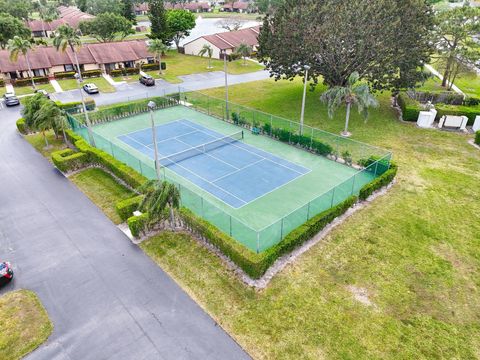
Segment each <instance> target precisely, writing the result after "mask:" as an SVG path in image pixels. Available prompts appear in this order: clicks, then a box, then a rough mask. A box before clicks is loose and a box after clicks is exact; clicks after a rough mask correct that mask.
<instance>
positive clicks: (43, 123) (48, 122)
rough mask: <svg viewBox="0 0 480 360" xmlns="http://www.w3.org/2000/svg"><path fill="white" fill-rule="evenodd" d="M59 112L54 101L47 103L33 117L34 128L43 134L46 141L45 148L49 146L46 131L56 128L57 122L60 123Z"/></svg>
mask: <svg viewBox="0 0 480 360" xmlns="http://www.w3.org/2000/svg"><path fill="white" fill-rule="evenodd" d="M59 110H60V109H59V108H58V106H57V105H55V103H54V102H53V101H47V102H45V103H44V104H43V105H42V106H41V107H40V109H38V111H37V112H36V113H35V115H34V116H33V128H34V129H35V130H38V131H40V132H41V133H42V135H43V138H44V139H45V147H48V146H49V144H48V139H47V135H46V131H48V130H50V129H52V128H54V126H55V123H56V121H58V119H57V117H58V116H60V115H59V114H60V113H59V112H58V111H59Z"/></svg>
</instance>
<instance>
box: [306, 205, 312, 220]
mask: <svg viewBox="0 0 480 360" xmlns="http://www.w3.org/2000/svg"><path fill="white" fill-rule="evenodd" d="M311 203H312V202H311V201H309V202H308V208H307V221H308V220H310V204H311Z"/></svg>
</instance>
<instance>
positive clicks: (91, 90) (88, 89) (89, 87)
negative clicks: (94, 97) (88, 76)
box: [83, 84, 98, 94]
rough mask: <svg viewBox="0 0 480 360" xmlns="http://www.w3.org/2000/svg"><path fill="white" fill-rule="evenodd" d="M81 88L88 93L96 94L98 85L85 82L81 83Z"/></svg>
mask: <svg viewBox="0 0 480 360" xmlns="http://www.w3.org/2000/svg"><path fill="white" fill-rule="evenodd" d="M83 90H85V92H87V93H88V94H98V87H97V85H95V84H85V85H83Z"/></svg>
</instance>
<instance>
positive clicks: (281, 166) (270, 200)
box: [75, 94, 382, 252]
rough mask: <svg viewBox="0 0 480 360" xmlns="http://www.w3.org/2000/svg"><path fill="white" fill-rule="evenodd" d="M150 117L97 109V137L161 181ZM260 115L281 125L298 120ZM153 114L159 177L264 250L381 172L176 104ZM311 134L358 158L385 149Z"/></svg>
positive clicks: (192, 205) (190, 204)
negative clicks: (114, 114)
mask: <svg viewBox="0 0 480 360" xmlns="http://www.w3.org/2000/svg"><path fill="white" fill-rule="evenodd" d="M192 96H193V95H192V94H190V95H189V99H190V101H193V100H192ZM244 113H247V112H246V111H245V112H244ZM250 113H251V112H250ZM150 115H151V114H150V113H148V112H147V111H146V110H145V109H143V108H141V109H140V111H138V112H134V113H130V112H129V113H125V114H121V116H118V117H114V118H107V119H104V118H101V113H98V114H95V116H98V117H99V119H101V121H100V122H99V123H97V124H96V125H95V126H94V127H93V135H94V139H95V143H96V146H97V147H98V148H100V149H102V150H104V151H106V152H108V153H109V154H111V155H112V156H114V157H115V158H117V159H118V160H120V161H122V162H123V163H125V164H127V165H129V166H130V167H132V168H134V169H135V170H136V171H138V172H139V173H141V174H143V175H144V176H145V177H147V178H149V179H155V178H156V177H157V174H156V171H155V161H154V145H153V133H152V128H151V116H150ZM257 115H258V118H262V119H265V118H266V119H269V120H266V121H270V123H271V124H273V125H274V126H278V127H280V126H283V127H287V128H293V127H294V125H295V124H294V123H291V124H289V123H288V121H285V120H278V121H277V120H276V119H274V118H273V117H269V116H265V115H264V114H257ZM153 119H154V123H155V133H156V136H155V139H156V142H157V149H158V153H159V163H160V168H159V169H160V176H161V178H162V180H167V181H169V182H171V183H174V184H175V185H176V186H177V187H178V188H179V190H180V194H181V204H182V206H185V207H186V208H188V209H190V210H191V211H193V212H194V213H195V214H197V215H198V216H200V217H202V218H204V219H205V220H207V221H209V222H210V223H212V224H213V225H215V226H216V227H217V228H218V229H220V230H221V231H223V232H224V233H226V234H228V235H230V236H231V237H233V238H234V239H236V240H237V241H239V242H240V243H242V244H243V245H244V246H246V247H247V248H249V249H251V250H253V251H257V252H261V251H264V250H266V249H268V248H270V247H271V246H273V245H275V244H277V243H278V242H279V241H281V239H283V238H284V237H285V236H286V235H287V234H288V233H289V232H291V231H292V230H294V229H295V228H297V227H298V226H300V225H302V224H303V223H305V221H307V220H308V219H311V218H312V217H313V216H315V215H317V214H319V213H320V212H322V211H325V210H327V209H329V208H331V207H332V206H334V205H336V204H338V203H340V202H342V201H343V200H345V199H346V198H348V197H349V196H351V195H352V194H358V192H359V190H360V188H361V187H362V186H364V185H365V184H367V183H369V182H370V181H372V180H373V179H375V178H376V176H377V174H379V171H380V170H379V171H377V164H373V165H371V166H368V167H367V168H361V167H355V166H349V165H346V164H344V163H342V162H339V161H335V160H332V158H328V157H325V156H319V155H316V154H314V153H312V152H309V151H305V150H302V149H299V148H297V147H295V146H292V145H291V144H286V143H284V142H281V141H278V140H276V139H273V138H271V137H268V136H265V135H256V134H254V133H252V132H251V131H249V130H248V129H247V128H245V127H241V126H238V125H235V124H233V123H231V122H226V121H223V120H222V119H221V118H220V119H219V118H218V117H214V116H211V115H209V114H208V113H204V112H200V111H197V110H195V109H193V108H192V107H191V106H184V105H179V104H173V105H172V106H168V107H166V108H163V109H158V110H156V111H154V113H153ZM263 121H265V120H263ZM276 123H278V125H276ZM75 131H76V132H77V133H79V134H80V135H82V136H83V137H84V138H85V139H88V136H87V131H86V128H85V126H83V125H79V126H75ZM309 132H310V133H311V134H313V133H315V136H316V138H319V137H321V138H322V141H324V142H325V143H329V144H331V146H332V148H334V149H335V151H336V153H337V154H342V153H343V152H345V151H346V150H350V151H352V152H353V154H354V156H355V157H357V158H368V156H371V154H375V152H376V151H377V152H378V153H379V154H380V155H381V154H382V150H377V149H374V148H371V147H369V146H368V145H365V144H361V143H357V142H354V141H351V140H348V139H343V138H340V137H338V136H336V135H333V134H329V133H325V132H322V131H321V130H317V129H315V130H314V129H309ZM379 169H380V167H379Z"/></svg>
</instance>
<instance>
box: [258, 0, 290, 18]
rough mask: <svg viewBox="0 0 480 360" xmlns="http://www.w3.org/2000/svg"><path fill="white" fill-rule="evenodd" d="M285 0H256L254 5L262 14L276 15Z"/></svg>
mask: <svg viewBox="0 0 480 360" xmlns="http://www.w3.org/2000/svg"><path fill="white" fill-rule="evenodd" d="M284 1H285V0H255V1H254V4H255V6H256V7H257V9H258V11H259V12H260V13H261V14H270V15H271V14H274V13H275V11H276V10H277V9H278V8H279V6H280V5H282V4H283V2H284Z"/></svg>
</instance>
